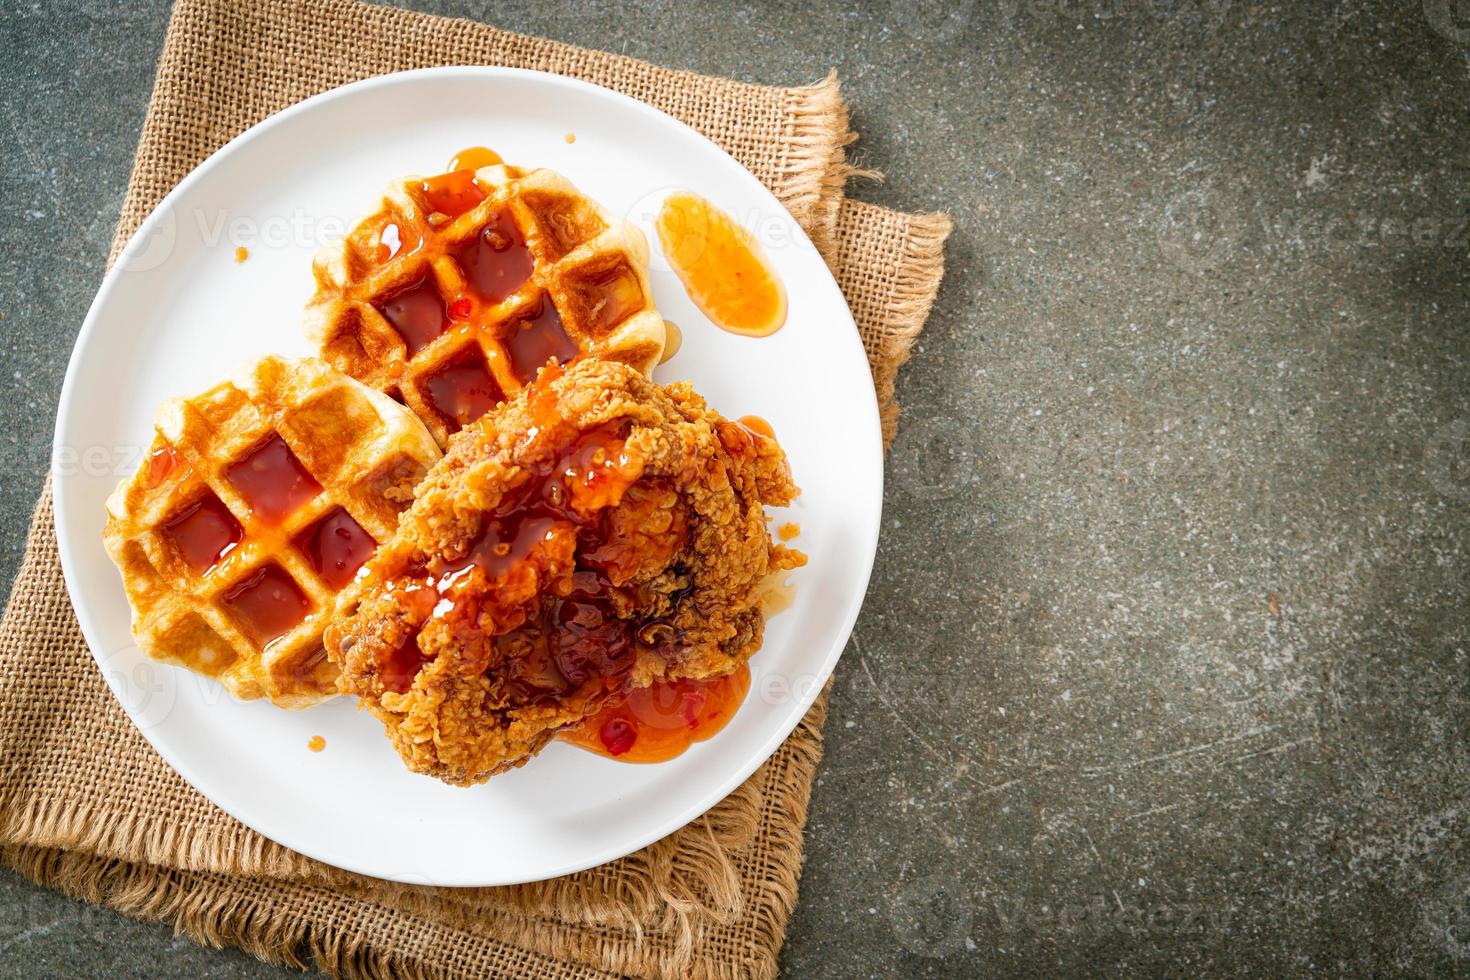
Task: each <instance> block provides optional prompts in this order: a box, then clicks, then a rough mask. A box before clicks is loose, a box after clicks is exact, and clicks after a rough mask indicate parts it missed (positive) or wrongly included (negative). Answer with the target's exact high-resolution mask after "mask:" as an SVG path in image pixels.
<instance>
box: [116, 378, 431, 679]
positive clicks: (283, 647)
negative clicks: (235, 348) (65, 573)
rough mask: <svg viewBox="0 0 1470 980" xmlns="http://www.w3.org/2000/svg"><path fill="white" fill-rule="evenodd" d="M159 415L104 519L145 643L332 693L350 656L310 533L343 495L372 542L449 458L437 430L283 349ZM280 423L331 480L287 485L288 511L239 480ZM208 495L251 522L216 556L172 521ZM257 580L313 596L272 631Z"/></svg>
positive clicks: (212, 666) (310, 468)
mask: <svg viewBox="0 0 1470 980" xmlns="http://www.w3.org/2000/svg"><path fill="white" fill-rule="evenodd" d="M155 424H156V429H157V435H156V436H155V439H154V442H153V445H152V447H150V451H149V453H148V454H147V455H145V458H144V461H143V464H142V466H140V468H139V470H138V472H137V474H136V475H135V476H133V477H132V478H130V479H129V480H127V481H124V483H123V484H122V485H120V486H119V487H118V488H117V490H116V492H114V494H113V496H112V498H111V499H109V501H108V521H107V526H106V530H105V532H104V537H105V540H106V543H107V547H108V551H109V553H110V554H111V555H112V557H113V560H114V561H115V562H116V563H117V564H118V566H119V568H120V569H121V570H122V572H123V580H124V583H125V584H126V586H127V589H128V593H129V598H130V599H131V601H132V604H133V608H134V619H133V634H134V637H135V639H136V640H137V642H138V645H139V646H140V647H141V648H142V650H143V651H144V652H145V653H147V654H148V655H149V656H151V657H153V658H155V659H159V660H164V661H168V662H171V663H177V664H181V665H182V666H185V667H188V668H190V669H191V670H194V671H197V672H199V673H201V674H205V675H207V676H211V677H215V678H217V679H218V680H219V681H220V682H221V683H223V684H224V685H225V686H226V687H227V688H228V689H229V690H230V691H231V692H232V693H233V694H234V695H235V696H236V697H239V698H241V699H245V700H249V699H254V698H260V697H266V698H269V699H270V700H271V701H273V702H275V703H276V704H279V705H282V706H284V707H305V706H308V705H311V704H314V703H316V702H318V701H321V700H323V699H324V698H327V697H331V696H333V695H335V694H336V693H337V690H336V676H337V670H336V668H335V667H334V666H333V665H332V664H331V663H330V662H329V661H328V660H327V659H326V655H325V651H324V650H323V649H322V642H321V634H322V629H323V628H324V626H325V620H326V619H327V614H328V613H329V612H330V610H331V607H332V603H333V600H334V597H335V595H336V593H337V589H336V588H334V587H333V586H332V585H331V584H330V583H329V582H328V581H326V580H325V579H324V578H323V577H322V576H321V575H320V574H319V573H318V571H317V568H316V566H315V564H314V563H313V561H311V560H310V559H309V558H308V556H307V554H306V553H305V552H304V551H303V550H302V547H301V544H300V542H301V541H304V540H306V539H307V537H308V536H309V535H310V533H311V532H312V530H313V529H314V528H315V526H316V525H317V523H318V522H319V521H322V520H323V519H325V518H327V517H329V516H332V515H333V514H334V513H335V512H336V511H337V509H338V508H341V509H342V510H345V511H346V513H347V514H348V515H350V516H351V518H352V520H353V521H355V522H356V523H357V525H358V526H359V527H360V528H361V529H362V530H363V531H366V532H367V534H368V535H370V536H371V537H372V539H373V541H374V542H377V543H381V542H383V541H386V540H387V539H388V537H389V536H390V535H391V534H392V533H393V531H394V529H395V527H396V526H397V520H398V514H399V513H400V511H401V510H402V509H403V508H405V507H406V506H407V505H408V503H409V501H410V499H411V496H412V488H413V487H414V486H415V485H416V484H417V483H418V481H419V480H420V479H421V478H422V476H423V474H424V473H425V472H427V470H428V468H429V467H430V466H432V465H433V464H434V462H436V461H437V459H438V457H439V452H438V449H437V447H436V446H435V444H434V442H433V440H432V439H431V438H430V436H429V434H428V433H427V432H426V431H425V430H424V428H423V426H422V425H421V424H420V423H419V422H418V421H417V420H416V419H414V418H413V417H412V416H411V415H409V413H407V412H405V411H404V409H403V407H402V406H400V405H398V404H396V403H394V402H393V401H392V400H391V399H388V398H385V397H384V396H383V395H381V394H379V393H377V392H374V391H371V390H370V389H368V388H366V387H364V386H362V385H360V384H357V383H356V382H354V381H352V380H351V379H349V378H346V377H343V376H342V375H341V374H340V373H338V372H336V371H334V370H332V369H331V368H329V367H328V366H327V365H325V364H323V363H322V362H320V361H317V360H302V361H286V360H283V359H281V358H277V357H267V358H264V359H263V360H261V361H259V362H256V363H255V364H254V365H252V366H251V367H250V368H249V369H248V370H246V371H243V372H242V373H241V374H239V375H238V376H237V377H236V378H234V379H233V380H232V381H227V382H225V383H223V384H220V385H217V386H216V387H214V388H212V389H210V390H209V391H207V392H205V393H203V394H201V395H198V396H196V397H192V398H176V399H172V400H170V401H169V402H166V403H165V404H164V405H163V406H162V408H160V410H159V413H158V416H157V419H156V423H155ZM273 436H278V437H279V438H280V439H281V440H282V441H284V443H285V444H286V446H287V447H289V449H290V452H291V455H292V456H293V457H294V458H295V460H296V462H297V463H299V465H300V468H301V469H303V470H305V472H306V473H307V474H309V475H310V478H311V480H314V481H315V483H316V485H317V486H318V488H319V489H317V490H316V491H315V492H314V493H313V494H312V495H311V496H310V499H305V500H302V499H301V498H302V497H303V496H304V495H305V494H306V493H311V489H310V484H309V483H301V484H294V485H295V486H297V487H298V489H300V488H301V487H305V489H304V490H301V492H300V493H299V494H297V495H295V496H292V497H290V498H287V499H288V502H289V503H290V504H291V505H292V506H291V507H290V508H289V513H287V514H285V516H284V517H282V518H280V519H279V520H273V519H271V518H273V517H275V516H276V515H274V514H270V513H269V510H270V508H269V506H268V505H267V503H266V502H267V501H268V500H269V499H271V498H268V497H266V496H263V495H262V494H261V493H260V491H258V490H257V491H254V492H253V493H252V492H251V491H250V487H249V486H246V487H245V489H246V491H247V492H246V493H242V492H241V487H240V486H239V485H237V484H239V483H240V482H241V477H240V475H239V473H240V470H239V469H238V467H239V466H240V465H241V462H242V461H243V460H247V459H248V458H251V457H252V454H254V453H256V452H257V451H258V450H259V449H260V447H263V446H265V445H267V444H268V443H270V442H271V441H272V437H273ZM276 458H277V459H279V458H281V457H280V456H279V455H277V457H276ZM160 459H162V460H164V461H165V462H164V463H163V465H159V463H158V462H157V461H158V460H160ZM245 465H247V466H248V465H249V464H248V463H246V464H245ZM283 472H290V471H289V470H287V471H283ZM232 476H233V477H234V479H233V480H232ZM249 497H253V498H254V499H253V501H252V499H248V498H249ZM201 501H204V502H205V506H206V507H214V506H215V505H214V504H213V503H212V501H218V503H219V504H222V505H223V507H224V508H225V509H226V510H228V512H229V514H230V516H231V517H232V518H233V519H234V522H235V523H236V524H237V525H238V527H239V531H238V533H237V537H238V540H237V541H236V543H235V544H234V545H233V547H230V548H228V549H227V550H226V551H225V553H224V554H222V555H220V556H219V557H218V558H217V560H216V561H215V562H214V563H213V565H212V567H209V568H208V570H207V571H200V570H198V568H197V565H191V564H190V562H189V561H188V560H186V556H185V553H184V552H183V551H182V550H181V549H180V546H179V545H178V544H177V543H176V541H177V540H178V539H177V537H175V536H174V533H175V532H173V531H172V530H171V529H170V528H171V527H174V528H176V527H177V526H178V522H179V520H180V517H181V515H186V514H189V513H190V512H191V511H192V510H193V509H194V508H195V505H196V504H198V503H199V502H201ZM216 526H217V525H216ZM217 539H218V536H217V535H216V536H214V537H211V538H210V541H211V542H213V541H214V540H217ZM208 550H210V551H212V550H213V548H212V544H211V547H210V548H209V549H208ZM271 569H277V570H279V572H280V573H284V574H285V575H286V576H289V579H290V583H289V584H288V583H285V582H284V581H283V580H282V579H281V577H280V575H279V574H278V573H277V572H275V571H270V570H271ZM262 572H265V575H264V576H262V575H261V573H262ZM252 584H255V585H256V586H257V587H262V588H265V589H273V590H274V591H275V592H276V593H277V594H278V596H284V597H285V598H286V600H287V604H288V605H289V604H290V601H291V596H290V589H291V585H293V584H294V587H295V589H296V590H297V592H298V593H299V596H297V597H296V601H304V603H305V604H306V605H307V606H308V607H309V608H308V610H307V611H306V613H305V615H304V617H303V618H302V619H301V620H300V621H299V622H297V623H295V625H294V626H291V627H290V628H289V629H288V630H287V631H286V632H284V633H283V634H282V635H280V636H277V637H275V638H273V639H267V640H266V642H264V644H263V645H262V643H261V642H259V641H258V639H257V637H259V636H260V633H261V630H260V628H259V623H260V619H259V618H255V619H252V616H251V614H250V611H249V609H246V610H245V612H244V613H243V614H242V612H241V603H240V601H239V600H240V596H241V594H242V593H245V594H248V593H249V592H250V591H251V588H250V587H251V585H252ZM259 599H260V601H261V602H262V603H264V604H265V605H266V606H270V605H271V603H272V602H273V601H274V600H272V599H271V597H269V596H263V597H259ZM245 604H246V605H247V606H248V605H249V600H248V599H247V600H246V603H245ZM232 610H233V611H232ZM266 619H267V621H268V622H269V621H270V617H269V615H267V617H266ZM267 631H268V632H273V631H274V629H273V628H272V629H269V630H267Z"/></svg>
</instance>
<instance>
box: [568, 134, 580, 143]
mask: <svg viewBox="0 0 1470 980" xmlns="http://www.w3.org/2000/svg"><path fill="white" fill-rule="evenodd" d="M566 140H567V142H568V143H575V142H577V134H576V133H567V135H566Z"/></svg>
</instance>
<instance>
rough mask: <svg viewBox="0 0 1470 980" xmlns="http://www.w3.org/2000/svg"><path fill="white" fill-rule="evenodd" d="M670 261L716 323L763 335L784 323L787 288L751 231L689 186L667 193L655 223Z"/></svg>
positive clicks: (696, 303)
mask: <svg viewBox="0 0 1470 980" xmlns="http://www.w3.org/2000/svg"><path fill="white" fill-rule="evenodd" d="M654 224H655V227H657V228H658V238H659V243H660V245H662V247H663V250H664V255H665V256H666V257H667V258H668V260H669V265H670V266H672V267H673V269H674V272H675V273H677V274H678V276H679V279H680V281H681V282H683V283H684V290H685V292H687V293H688V294H689V298H690V299H692V300H694V303H695V305H696V306H698V307H699V308H700V309H701V310H703V311H704V314H705V316H707V317H709V318H710V319H711V320H713V321H714V323H715V325H716V326H718V327H720V328H721V329H724V330H728V331H730V332H731V333H737V334H743V335H744V336H747V337H766V336H769V335H770V334H773V333H775V332H776V331H777V330H780V329H781V327H782V325H783V324H784V323H785V322H786V288H785V287H784V286H783V285H782V284H781V279H780V277H778V276H777V275H776V270H775V269H773V268H771V265H770V263H769V262H768V261H767V260H766V257H765V255H764V254H763V253H762V252H761V247H760V243H758V242H757V241H756V240H755V236H754V235H752V234H751V233H750V232H749V231H747V230H746V229H744V228H742V227H741V226H740V225H739V224H737V223H736V221H735V219H734V218H732V217H730V216H729V215H728V214H726V213H725V212H723V211H721V210H720V209H719V208H717V207H715V206H714V205H713V204H711V203H710V202H709V201H707V200H705V199H704V198H702V197H700V196H699V195H698V194H692V193H690V192H689V191H676V192H674V193H673V194H670V195H669V196H668V197H667V198H666V199H665V200H664V203H663V206H662V207H660V208H659V211H658V218H657V220H656V221H655V222H654Z"/></svg>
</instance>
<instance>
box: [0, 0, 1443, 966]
mask: <svg viewBox="0 0 1470 980" xmlns="http://www.w3.org/2000/svg"><path fill="white" fill-rule="evenodd" d="M423 6H424V7H425V8H426V9H434V10H440V11H443V12H448V13H454V14H460V15H465V16H469V17H473V18H476V19H481V20H486V21H490V22H493V23H495V24H497V25H499V26H502V27H507V28H511V29H514V30H518V31H526V32H531V33H535V34H541V35H546V36H550V37H555V38H559V39H562V40H566V41H570V42H573V43H577V44H584V45H589V46H594V47H603V48H611V49H613V50H618V51H622V52H625V53H627V54H629V55H634V56H637V57H640V58H647V59H649V60H652V61H656V62H659V63H661V64H665V65H671V66H677V67H682V68H689V69H693V70H695V71H699V72H708V73H714V74H722V75H728V76H733V77H736V78H741V79H749V80H752V81H759V82H772V83H790V82H808V81H814V80H816V79H818V78H820V77H822V75H824V74H825V73H826V71H827V69H828V68H829V67H832V66H835V67H837V69H838V70H839V71H840V73H841V76H842V81H843V85H844V88H845V91H846V94H847V98H848V100H849V102H850V103H851V105H852V109H853V124H854V126H855V128H856V129H857V130H858V131H859V132H860V133H861V134H862V139H861V141H860V142H859V143H858V144H857V148H856V153H857V159H858V162H859V163H861V164H863V165H865V166H869V167H873V168H876V169H878V170H882V171H884V172H885V173H886V174H887V179H886V181H885V182H883V183H881V184H875V183H866V184H858V185H856V186H855V187H854V188H853V191H852V193H853V194H854V195H855V196H858V197H861V198H863V199H866V200H871V201H876V202H878V203H882V204H886V205H890V206H894V207H899V208H905V209H910V210H925V211H928V210H947V211H949V212H950V213H951V214H952V215H953V217H954V221H955V233H954V237H953V239H952V241H951V244H950V248H949V252H948V267H949V273H948V276H947V278H946V281H945V284H944V289H943V291H942V293H941V295H940V299H939V303H938V305H937V307H936V308H935V311H934V315H933V317H932V319H931V321H930V323H929V327H928V329H927V330H926V331H925V333H924V335H923V337H922V338H921V340H920V342H919V344H918V346H917V348H916V350H915V353H914V358H913V361H912V363H911V364H910V365H909V366H908V367H907V368H906V369H905V370H904V372H903V374H902V375H901V377H900V381H899V398H900V399H901V401H902V403H903V422H902V429H901V432H900V435H899V437H898V441H897V443H896V445H895V446H894V448H893V453H892V456H891V458H890V460H889V465H888V484H887V491H886V501H885V517H884V531H883V539H882V543H881V545H880V548H879V554H878V561H877V567H876V569H875V572H874V575H873V581H872V587H871V589H870V591H869V594H868V597H867V602H866V606H865V607H864V611H863V615H862V618H861V620H860V621H859V623H858V627H857V631H856V634H855V635H854V637H853V640H852V643H851V645H850V646H849V648H848V650H847V652H846V655H845V656H844V658H843V661H842V663H841V664H840V665H839V667H838V672H837V682H836V688H835V691H834V694H833V698H832V711H831V720H830V722H829V724H828V727H827V733H828V734H827V754H826V758H825V760H824V762H823V764H822V768H821V774H820V779H819V781H818V783H817V787H816V792H815V797H814V799H813V803H812V810H811V821H810V825H809V827H808V833H807V837H808V852H807V864H806V872H805V875H804V877H803V879H802V883H801V901H800V905H799V907H798V909H797V912H796V916H795V919H794V921H793V923H792V927H791V932H790V939H789V942H788V944H787V946H786V949H785V953H784V967H785V971H786V974H787V975H789V976H792V977H857V976H885V977H886V976H906V977H907V976H942V977H947V976H976V975H1007V976H1027V977H1032V976H1034V977H1052V976H1059V975H1082V974H1092V973H1096V972H1127V973H1148V974H1153V973H1159V972H1166V971H1167V972H1169V973H1172V974H1185V973H1188V974H1220V973H1231V974H1236V973H1251V974H1255V975H1261V976H1279V975H1282V974H1283V973H1286V972H1288V971H1289V972H1292V973H1297V972H1307V971H1314V972H1324V973H1328V974H1349V975H1357V976H1367V975H1370V974H1372V975H1381V974H1403V975H1425V974H1430V975H1436V974H1437V975H1449V974H1455V973H1458V974H1460V975H1464V974H1465V972H1466V971H1470V803H1467V801H1466V798H1465V797H1466V789H1467V780H1470V745H1467V741H1466V736H1467V725H1470V692H1467V683H1470V658H1467V648H1470V629H1467V620H1466V609H1467V606H1470V602H1467V600H1470V561H1467V545H1470V522H1467V520H1466V517H1467V508H1470V444H1467V441H1470V290H1467V278H1470V272H1467V269H1470V265H1467V254H1470V227H1467V217H1470V166H1467V165H1470V8H1467V7H1466V6H1465V4H1463V3H1459V4H1457V3H1455V2H1453V0H1424V2H1419V0H1413V2H1396V3H1388V2H1385V3H1362V2H1349V0H1341V2H1335V3H1330V4H1329V3H1282V4H1268V3H1232V2H1230V0H1137V2H1129V0H1066V2H1063V0H999V2H994V3H992V2H976V0H961V2H960V3H958V4H956V5H953V6H946V7H941V5H940V4H939V3H938V2H935V0H907V2H893V0H889V2H873V3H871V4H866V3H858V4H853V3H851V2H849V3H848V4H846V5H834V6H822V7H813V8H812V9H798V8H797V7H796V6H794V5H791V4H782V5H773V6H770V7H766V6H763V5H747V6H740V7H736V8H733V9H732V8H730V7H729V6H728V5H726V4H724V3H719V2H715V0H694V2H684V3H677V4H676V3H669V2H662V3H658V4H654V5H651V6H645V5H641V4H632V3H621V2H596V3H584V2H576V3H572V4H570V5H566V6H564V5H562V4H547V3H523V2H515V3H503V4H494V5H491V4H485V3H425V4H423ZM3 11H4V12H3V23H0V37H3V40H0V69H3V70H0V77H3V78H4V79H5V86H4V91H3V94H0V107H3V111H4V130H5V133H4V139H3V146H0V152H3V155H4V166H3V170H0V183H3V186H4V193H3V194H0V213H3V216H0V227H3V228H4V230H5V235H4V237H5V243H6V244H5V248H4V255H3V258H0V314H3V320H0V337H3V344H4V358H5V361H4V368H3V371H0V385H3V389H4V390H3V395H0V457H3V461H4V462H3V467H0V472H3V479H0V517H3V520H0V571H3V574H4V577H5V579H6V580H8V579H9V578H10V576H12V575H13V574H14V571H15V569H16V567H17V563H18V561H19V558H20V554H21V550H22V545H23V541H24V536H25V531H26V526H27V523H28V519H29V515H30V510H31V506H32V504H33V502H34V500H35V498H36V495H37V493H38V492H39V490H40V488H41V483H42V477H43V471H44V467H45V460H46V457H47V446H48V444H49V440H50V436H51V427H52V422H53V418H54V406H55V404H56V399H57V395H58V391H59V387H60V382H61V377H62V372H63V369H64V367H65V364H66V360H67V356H68V354H69V352H70V347H71V342H72V338H73V336H74V335H75V333H76V330H77V328H78V325H79V324H80V322H81V319H82V316H83V314H84V313H85V311H86V309H87V305H88V303H89V302H90V301H91V298H92V295H93V293H94V291H95V290H96V288H97V285H98V283H99V281H100V279H101V276H102V271H103V263H104V260H105V258H106V254H107V247H108V242H109V240H110V239H111V236H112V231H113V226H114V223H115V221H116V219H117V213H118V208H119V204H120V202H121V198H122V194H123V188H124V186H125V184H126V181H127V176H128V169H129V165H130V162H131V158H132V153H133V149H134V146H135V145H136V142H137V137H138V131H139V127H140V125H141V123H142V119H143V113H144V108H145V105H146V103H147V100H148V95H149V89H150V86H151V84H152V80H153V71H154V65H155V62H156V59H157V57H158V52H159V49H160V45H161V42H162V37H163V30H164V25H165V21H166V18H167V14H168V10H167V4H166V3H164V2H161V0H147V2H135V3H132V4H128V5H116V6H115V5H113V4H102V3H97V4H91V3H84V4H81V5H73V4H58V5H54V6H44V5H34V4H19V3H16V2H15V0H7V2H5V3H4V4H3ZM696 24H697V25H699V29H698V30H691V29H690V26H691V25H696ZM277 973H278V971H277V969H276V968H274V967H270V966H266V965H262V964H260V963H257V962H256V961H255V960H253V959H250V958H249V957H247V956H245V955H244V954H242V953H239V952H236V951H223V952H218V951H210V950H205V949H202V948H200V947H197V946H195V945H194V944H193V943H192V942H190V941H188V940H184V939H176V938H175V937H174V936H173V935H172V933H171V931H170V930H169V929H168V928H166V927H163V926H157V925H140V924H137V923H134V922H131V921H129V920H126V919H123V918H121V917H119V916H117V915H114V914H112V913H111V912H108V911H106V910H98V909H91V908H87V907H84V906H81V905H78V904H75V903H72V902H70V901H68V900H67V899H64V898H61V897H59V896H57V895H55V894H53V893H50V892H46V891H42V890H40V889H36V888H34V887H32V886H30V885H29V884H27V883H25V882H23V881H21V880H20V879H18V878H17V877H15V876H14V875H11V874H9V873H8V872H7V873H4V874H0V974H3V975H6V976H73V975H89V976H95V975H102V974H106V975H108V976H112V977H128V976H144V975H148V976H178V977H206V976H226V975H228V976H252V977H253V976H261V977H264V976H274V975H277Z"/></svg>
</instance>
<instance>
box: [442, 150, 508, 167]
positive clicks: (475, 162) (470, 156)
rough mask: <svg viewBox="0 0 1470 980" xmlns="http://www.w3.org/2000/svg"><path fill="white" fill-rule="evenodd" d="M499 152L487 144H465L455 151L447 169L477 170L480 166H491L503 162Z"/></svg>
mask: <svg viewBox="0 0 1470 980" xmlns="http://www.w3.org/2000/svg"><path fill="white" fill-rule="evenodd" d="M504 162H505V161H504V160H502V159H501V158H500V154H499V153H496V152H495V151H494V150H492V149H490V148H489V147H488V146H467V147H465V148H464V149H463V150H460V151H459V152H458V153H456V154H455V155H454V156H453V157H452V158H451V159H450V161H449V167H448V169H449V171H450V172H453V171H455V170H479V169H480V168H481V167H493V166H495V165H496V164H497V163H504Z"/></svg>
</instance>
